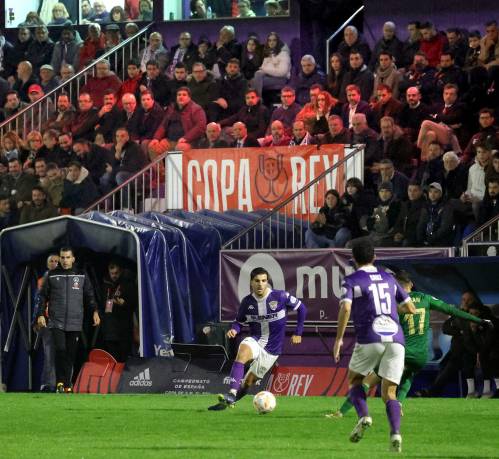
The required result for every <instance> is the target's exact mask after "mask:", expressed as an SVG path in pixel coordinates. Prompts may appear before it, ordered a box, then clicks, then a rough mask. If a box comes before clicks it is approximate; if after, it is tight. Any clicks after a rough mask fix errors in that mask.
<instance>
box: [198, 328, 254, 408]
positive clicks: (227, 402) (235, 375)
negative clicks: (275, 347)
mask: <svg viewBox="0 0 499 459" xmlns="http://www.w3.org/2000/svg"><path fill="white" fill-rule="evenodd" d="M249 340H252V341H254V344H256V345H258V343H256V341H255V340H254V339H253V338H245V339H244V340H243V341H242V342H241V344H240V345H239V348H238V350H237V356H236V358H235V360H234V362H233V364H232V367H231V370H230V389H229V392H228V393H227V394H219V395H218V403H216V404H215V405H212V406H209V407H208V409H209V410H210V411H221V410H224V409H225V408H227V407H228V406H234V404H235V402H236V395H237V392H238V390H239V388H240V387H241V381H242V380H243V377H244V365H245V364H246V363H248V362H249V361H250V360H252V359H253V358H254V357H253V350H252V347H253V343H251V342H249Z"/></svg>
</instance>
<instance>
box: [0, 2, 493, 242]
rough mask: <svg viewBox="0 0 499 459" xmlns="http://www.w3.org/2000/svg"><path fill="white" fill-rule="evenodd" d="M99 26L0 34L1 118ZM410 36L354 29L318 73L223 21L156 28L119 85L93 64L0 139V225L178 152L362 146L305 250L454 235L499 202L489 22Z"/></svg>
mask: <svg viewBox="0 0 499 459" xmlns="http://www.w3.org/2000/svg"><path fill="white" fill-rule="evenodd" d="M96 3H97V2H96ZM94 6H95V3H94ZM89 21H92V20H91V19H89ZM102 22H105V21H97V20H96V19H95V18H94V20H93V22H91V23H90V24H89V25H88V36H87V37H86V38H85V39H84V40H81V38H80V37H79V34H78V33H77V32H76V31H75V30H74V29H73V26H72V25H71V24H65V25H62V27H61V36H60V39H59V41H57V42H56V43H53V42H52V41H51V40H50V38H49V37H48V33H47V28H46V26H44V25H37V26H35V27H34V28H30V27H26V26H22V27H20V28H19V29H18V39H17V40H16V42H15V43H13V44H11V43H8V41H6V40H5V39H4V40H2V41H0V45H1V53H0V69H1V75H2V77H1V78H0V105H1V106H2V107H3V109H2V110H1V112H0V117H1V119H2V120H5V119H8V118H9V117H11V116H13V115H15V114H16V113H17V112H19V111H20V110H22V109H24V108H25V107H27V106H28V105H29V104H32V103H37V101H38V100H39V99H41V98H42V97H43V95H44V94H46V93H47V92H48V91H50V90H52V89H53V88H54V87H56V86H57V85H59V84H61V82H64V81H66V80H68V79H69V78H71V76H72V75H74V72H75V71H77V70H79V69H81V68H84V67H85V66H86V65H88V64H89V63H91V62H92V61H93V60H95V59H96V58H97V57H99V56H100V55H102V54H103V53H105V52H106V51H107V50H109V49H112V48H113V47H115V46H117V45H118V44H119V43H120V42H121V40H122V39H123V38H124V37H122V36H121V32H120V29H119V27H118V26H117V25H116V24H108V25H107V26H102V27H105V30H104V31H102V27H101V25H100V24H102ZM125 30H126V36H132V35H133V34H134V33H136V32H137V30H138V29H137V27H136V26H135V24H133V23H127V28H126V29H125ZM407 32H408V37H407V39H406V40H403V39H402V38H399V36H398V35H397V29H396V26H395V24H393V23H392V22H386V23H385V24H384V26H383V30H382V36H381V38H380V39H379V40H378V41H377V42H376V44H375V45H374V47H372V49H371V47H370V46H369V45H368V44H367V43H366V42H365V41H364V40H363V38H362V36H361V35H360V33H359V32H358V31H357V29H356V28H355V27H353V26H347V27H346V28H345V29H344V36H343V40H342V41H341V43H340V44H339V46H338V47H337V49H335V50H333V51H334V52H333V53H332V54H331V57H330V62H329V65H330V69H329V70H330V71H329V74H328V75H327V76H326V74H325V72H323V70H321V69H320V68H319V65H318V64H317V63H316V59H315V58H314V56H312V55H309V54H306V55H303V56H302V57H301V59H300V61H299V62H296V63H295V66H293V62H292V59H291V55H290V50H289V47H288V45H287V44H286V43H284V42H283V40H282V39H281V37H279V35H278V34H277V33H275V32H271V33H269V34H268V35H267V36H266V37H258V36H256V35H251V36H248V37H246V39H243V38H242V37H237V36H236V32H235V30H234V27H232V26H223V27H222V28H221V29H220V31H219V35H218V37H217V38H216V40H215V41H214V42H213V43H212V42H210V40H209V39H208V38H207V37H202V38H201V39H200V40H199V42H198V43H195V42H194V41H193V39H192V36H191V34H190V33H189V32H187V31H186V32H182V33H181V34H180V35H179V37H178V42H177V43H176V44H173V45H172V46H167V44H166V43H165V42H164V40H163V37H162V35H161V34H160V33H158V32H153V33H151V34H150V35H149V38H148V43H147V45H146V46H143V47H142V48H140V49H134V50H133V51H130V52H129V54H128V55H126V56H124V55H122V56H123V58H125V57H126V61H125V62H124V63H126V70H127V75H126V76H125V77H124V79H123V80H122V79H120V78H119V77H118V76H117V75H116V73H115V72H114V70H116V71H117V68H114V67H113V62H109V61H107V60H100V61H98V62H97V64H96V67H95V74H94V75H93V76H92V75H89V76H88V77H87V79H86V83H85V85H83V86H82V87H80V88H79V92H78V94H77V99H76V92H72V94H73V96H74V97H75V98H74V99H73V97H71V95H70V93H69V92H61V93H60V94H59V95H58V98H57V101H56V104H55V105H56V106H53V105H54V104H53V103H52V102H51V101H50V100H49V99H43V103H40V102H38V103H39V104H40V107H41V109H40V110H37V111H34V112H33V113H34V114H35V115H34V116H32V117H30V120H29V122H24V123H22V124H21V125H19V126H18V127H17V129H16V130H12V131H10V132H8V133H7V134H6V135H4V136H3V138H2V142H1V146H0V151H1V156H0V198H1V199H0V228H4V227H6V226H9V225H13V224H16V223H26V222H30V221H36V220H38V219H41V218H46V217H47V216H52V215H54V214H56V213H57V209H58V208H59V209H66V211H70V212H72V213H78V212H80V211H82V210H83V209H85V208H86V207H88V205H90V204H91V203H92V202H93V201H95V200H96V199H97V198H98V197H99V196H101V195H103V194H105V193H107V192H109V191H110V190H112V189H113V188H114V187H116V186H117V185H120V184H122V183H124V182H125V181H126V180H127V179H128V178H129V177H130V176H132V175H133V174H134V173H136V172H138V171H140V170H141V169H142V168H143V167H144V166H145V165H146V164H147V163H148V162H150V161H152V160H154V159H155V158H156V157H157V156H158V155H160V154H163V153H165V152H167V151H170V150H174V149H175V150H187V149H196V148H224V147H234V148H240V147H262V148H264V147H270V146H295V145H309V144H317V145H322V144H330V143H345V144H359V143H362V144H365V172H364V180H363V181H360V180H358V179H355V178H351V179H350V180H348V182H347V183H346V191H345V193H344V195H343V196H340V195H339V194H338V193H337V192H336V190H330V191H328V193H327V194H326V197H325V203H324V207H323V208H322V209H321V212H320V215H319V217H318V218H317V221H316V222H315V223H314V224H313V225H312V227H311V228H310V230H309V233H308V234H307V246H308V247H324V246H332V247H338V246H340V247H341V246H344V245H345V244H348V241H349V240H351V239H353V238H357V237H361V236H368V237H370V238H372V240H373V241H374V242H375V244H376V245H381V246H386V245H405V246H422V245H453V244H456V243H458V242H459V240H460V238H462V236H463V234H467V233H469V232H470V231H471V230H472V229H473V228H476V227H477V226H479V225H481V224H482V223H484V222H486V221H487V220H489V219H490V218H491V217H493V216H495V215H496V214H497V213H499V210H498V209H499V205H498V200H497V198H498V193H499V152H498V151H497V150H498V148H499V130H498V127H497V125H496V123H495V120H496V119H497V106H498V103H497V102H498V100H499V97H498V92H499V89H498V86H497V84H498V78H499V37H498V35H499V31H498V26H497V22H496V21H490V22H489V23H487V24H486V27H485V30H484V31H483V33H482V32H481V31H468V30H464V29H460V28H451V29H448V30H447V31H445V32H442V31H438V30H437V29H436V27H435V26H434V25H433V24H431V23H423V24H420V23H418V22H416V21H413V22H410V23H409V24H408V25H407ZM262 38H263V39H262ZM114 64H115V65H116V62H114ZM120 66H121V64H120ZM116 67H119V66H116ZM279 99H280V101H279ZM278 101H279V102H280V103H277V102H278ZM75 105H76V107H75ZM36 113H38V116H41V114H43V113H47V114H48V116H47V117H45V118H44V119H38V118H36V116H37V115H36Z"/></svg>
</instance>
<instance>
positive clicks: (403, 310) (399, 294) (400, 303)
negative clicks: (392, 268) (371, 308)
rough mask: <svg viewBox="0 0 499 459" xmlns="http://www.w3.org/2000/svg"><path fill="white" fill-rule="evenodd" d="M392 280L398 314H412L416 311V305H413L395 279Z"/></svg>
mask: <svg viewBox="0 0 499 459" xmlns="http://www.w3.org/2000/svg"><path fill="white" fill-rule="evenodd" d="M394 282H395V286H396V288H395V301H396V302H397V312H398V313H399V314H414V313H415V312H416V306H414V303H413V302H412V300H411V297H410V296H409V294H408V293H407V292H406V291H405V290H404V289H403V288H402V287H401V286H400V284H399V283H398V282H397V281H396V280H395V279H394Z"/></svg>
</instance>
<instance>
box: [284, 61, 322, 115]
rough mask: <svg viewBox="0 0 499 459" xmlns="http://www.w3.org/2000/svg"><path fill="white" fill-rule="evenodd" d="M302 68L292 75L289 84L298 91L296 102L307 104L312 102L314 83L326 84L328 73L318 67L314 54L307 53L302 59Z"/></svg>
mask: <svg viewBox="0 0 499 459" xmlns="http://www.w3.org/2000/svg"><path fill="white" fill-rule="evenodd" d="M300 65H301V70H300V71H299V72H298V73H297V74H295V75H293V76H292V78H291V81H290V82H289V85H290V86H291V87H292V88H293V89H294V90H295V92H296V102H298V104H300V105H302V106H303V105H305V104H306V103H307V102H310V95H309V94H310V88H311V86H312V85H314V84H320V85H321V86H322V87H323V88H324V87H325V86H326V75H324V72H323V71H322V70H319V69H318V68H317V64H316V62H315V59H314V56H312V55H310V54H305V55H304V56H303V57H302V58H301V61H300Z"/></svg>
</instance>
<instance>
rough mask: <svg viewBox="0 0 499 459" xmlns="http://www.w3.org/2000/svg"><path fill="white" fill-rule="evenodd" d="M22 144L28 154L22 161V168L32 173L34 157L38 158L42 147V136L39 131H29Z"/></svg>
mask: <svg viewBox="0 0 499 459" xmlns="http://www.w3.org/2000/svg"><path fill="white" fill-rule="evenodd" d="M24 145H25V148H26V149H27V150H28V155H27V157H26V159H25V161H24V163H23V169H24V170H27V171H30V172H33V173H34V167H35V159H36V158H38V156H39V151H40V150H41V148H42V147H43V136H42V134H41V132H40V131H31V132H29V134H28V135H27V136H26V140H25V141H24Z"/></svg>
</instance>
